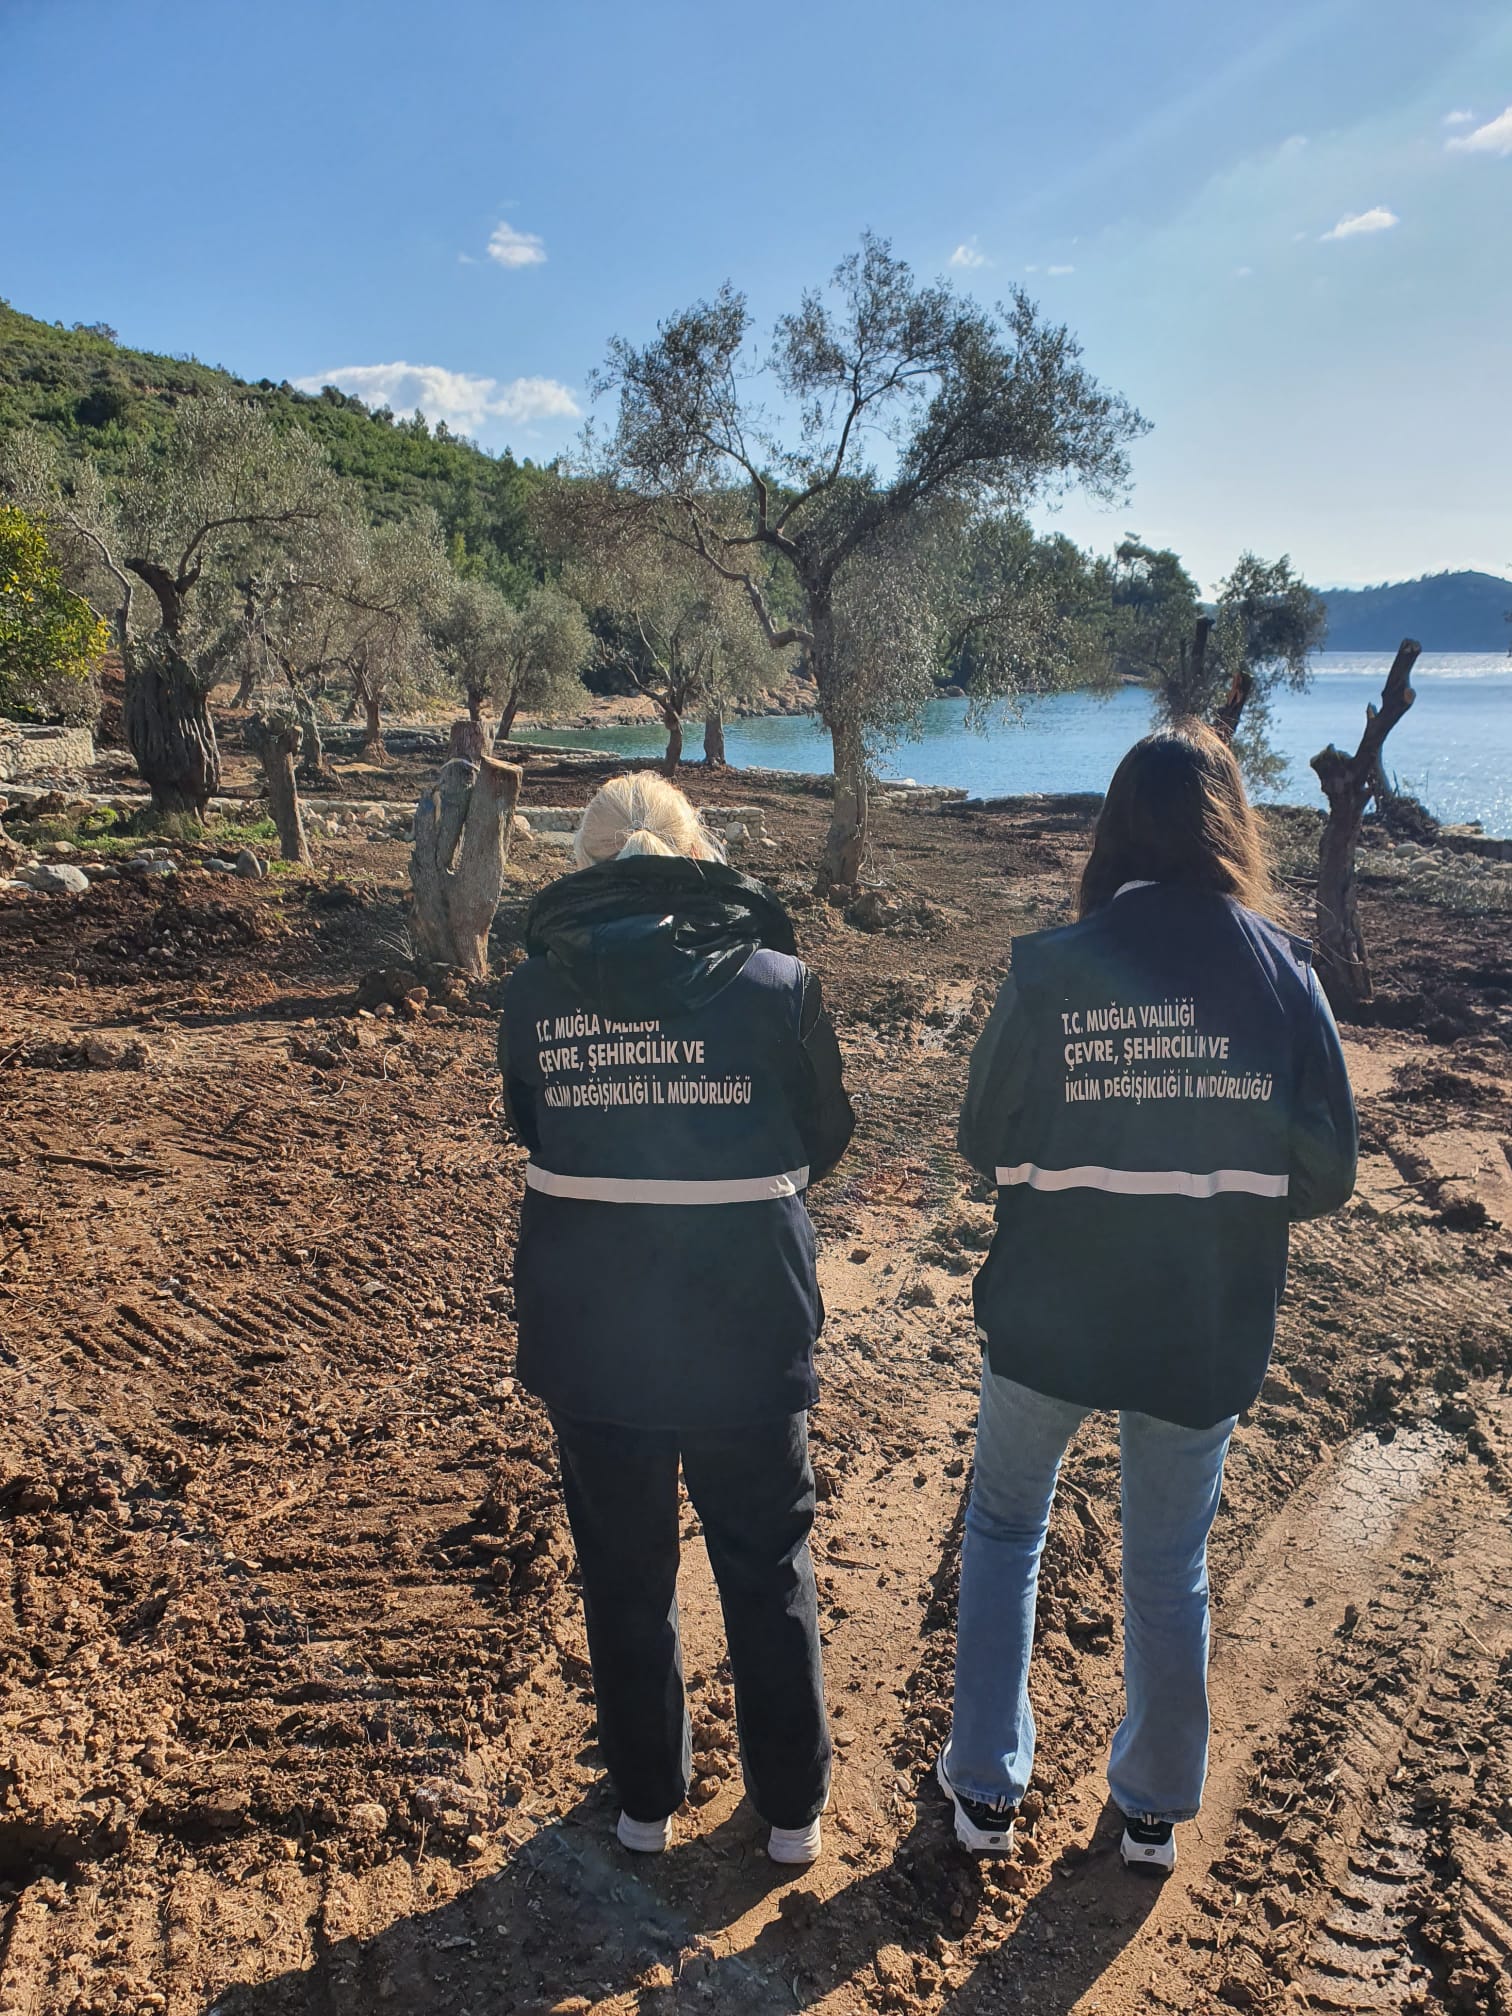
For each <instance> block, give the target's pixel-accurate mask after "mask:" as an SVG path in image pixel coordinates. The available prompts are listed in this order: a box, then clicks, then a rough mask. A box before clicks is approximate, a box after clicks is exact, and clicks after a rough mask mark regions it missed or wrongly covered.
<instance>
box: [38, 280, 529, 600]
mask: <svg viewBox="0 0 1512 2016" xmlns="http://www.w3.org/2000/svg"><path fill="white" fill-rule="evenodd" d="M227 392H240V393H246V394H248V395H250V396H252V397H255V398H257V399H258V400H259V401H260V402H261V403H262V404H263V405H264V406H265V407H266V409H267V411H268V413H269V415H270V416H271V418H272V419H273V420H274V422H275V424H279V425H292V424H294V423H296V422H297V423H298V425H299V426H301V427H303V428H305V429H306V430H307V431H308V432H309V433H310V434H312V435H313V436H314V437H315V438H316V439H317V440H318V441H319V442H320V444H321V446H322V447H323V448H324V449H325V451H326V454H327V455H328V456H329V457H330V460H331V462H332V464H333V466H334V467H335V468H336V470H337V471H338V472H339V473H340V474H341V475H343V476H349V477H351V478H352V479H353V480H354V481H355V482H357V483H358V484H360V486H361V488H362V490H363V492H364V494H365V496H366V499H367V504H368V508H369V510H370V511H371V512H372V513H373V515H374V516H375V517H376V518H378V519H381V520H391V519H398V518H402V517H404V516H406V515H407V514H408V513H410V512H412V511H413V510H415V509H416V508H417V507H419V506H424V505H428V506H429V507H430V508H431V509H433V510H434V511H435V513H436V515H437V516H438V517H439V519H440V520H441V524H442V527H443V529H444V530H445V532H446V534H447V537H448V539H449V540H451V541H452V543H453V550H454V554H455V556H456V557H457V558H458V559H459V560H461V561H462V562H463V564H464V567H467V566H468V565H469V563H470V565H471V567H472V568H473V569H476V570H477V571H481V572H484V573H486V574H487V575H488V576H489V577H490V578H491V579H492V580H494V581H496V582H497V583H498V585H499V586H500V587H501V588H504V589H505V590H506V591H508V592H511V593H514V594H519V593H521V592H523V590H524V589H525V587H526V586H527V585H528V583H529V582H530V581H531V580H532V579H535V578H537V577H538V576H539V574H540V571H541V570H540V567H539V565H538V557H537V554H536V552H535V549H534V546H533V543H532V540H531V535H530V531H529V526H528V521H527V516H526V499H527V497H528V495H529V492H530V488H531V486H532V484H533V483H535V482H538V481H539V480H540V478H541V475H542V472H541V471H540V470H539V469H537V468H536V466H535V465H534V464H532V463H530V462H524V463H521V462H516V461H515V459H514V457H513V456H512V455H510V454H509V453H508V452H506V453H504V454H503V455H500V456H493V455H488V454H485V453H484V451H483V450H482V449H481V448H477V447H475V446H474V445H473V444H472V443H471V442H470V441H464V440H461V439H459V438H458V437H457V436H455V435H453V434H451V433H449V432H448V430H447V428H446V426H445V424H444V423H441V424H438V425H437V426H436V427H435V428H431V427H428V426H427V425H426V423H425V422H424V421H423V420H420V419H418V418H413V419H401V418H396V417H395V416H394V415H392V414H390V413H387V412H381V411H380V412H374V413H370V412H368V410H367V408H366V407H364V406H363V405H362V404H361V402H360V401H359V400H355V399H349V398H348V397H347V396H346V395H345V394H344V393H341V392H337V391H336V390H334V388H333V389H331V390H329V391H327V392H325V393H323V394H321V395H320V396H319V397H313V398H312V397H311V396H310V395H309V394H308V393H304V392H297V391H295V389H294V387H293V386H292V385H290V384H288V383H287V382H285V383H284V384H281V385H275V384H274V383H273V381H272V380H271V379H269V378H263V379H259V380H258V382H257V383H256V384H248V383H247V382H246V381H245V380H243V379H240V378H235V377H233V376H232V375H231V374H230V373H229V372H227V371H220V370H216V369H214V368H212V367H211V366H209V365H206V364H201V363H199V362H198V361H197V360H196V359H194V358H192V357H160V356H157V355H155V354H154V353H153V352H151V351H148V350H128V349H125V348H124V347H123V346H122V345H120V344H118V343H117V342H115V340H114V339H113V337H112V336H111V335H110V333H109V332H108V331H107V330H105V329H104V327H103V325H97V326H96V327H94V328H87V329H86V328H74V329H65V328H62V327H61V326H60V325H58V324H56V323H51V322H38V321H36V320H34V319H33V317H31V316H30V315H22V314H20V313H18V311H17V310H15V309H14V308H11V307H10V306H9V305H8V304H6V303H5V302H0V433H3V432H4V431H5V430H6V429H7V428H9V427H15V426H22V425H26V424H28V423H31V424H34V425H38V426H42V427H46V428H47V429H49V430H50V431H52V432H53V433H56V434H57V435H59V436H60V437H61V438H62V439H63V440H64V441H65V442H66V443H68V444H69V445H70V446H71V447H73V448H76V449H78V450H81V451H83V452H85V453H87V454H89V455H91V456H93V457H94V459H95V460H96V461H97V462H98V463H99V464H100V466H101V467H102V468H103V469H105V470H106V471H107V472H109V471H111V470H112V469H114V468H117V467H119V466H120V464H121V463H122V462H123V461H124V459H125V455H126V451H127V448H128V446H129V444H130V442H131V440H132V439H133V438H134V437H136V436H139V435H142V434H153V433H156V432H158V431H160V430H163V429H165V428H166V427H167V424H168V422H169V419H170V417H171V415H172V413H173V411H174V409H175V408H176V407H177V406H179V405H180V404H181V403H182V402H183V401H184V400H186V399H193V398H196V397H199V396H203V395H204V394H207V393H227ZM459 541H460V542H461V545H460V546H458V543H457V542H459Z"/></svg>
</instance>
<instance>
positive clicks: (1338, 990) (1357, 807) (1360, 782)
mask: <svg viewBox="0 0 1512 2016" xmlns="http://www.w3.org/2000/svg"><path fill="white" fill-rule="evenodd" d="M1421 649H1422V646H1421V645H1420V644H1417V643H1415V642H1414V641H1413V639H1412V638H1410V637H1404V638H1403V639H1402V642H1401V643H1400V644H1399V645H1398V646H1397V654H1396V657H1395V659H1394V660H1393V661H1392V666H1391V670H1390V672H1388V673H1387V675H1386V684H1385V686H1384V687H1383V688H1382V690H1381V704H1380V706H1379V707H1377V706H1376V705H1375V704H1374V702H1372V703H1371V704H1370V705H1369V706H1368V707H1367V708H1366V710H1365V732H1364V734H1363V735H1362V736H1361V737H1360V746H1359V747H1358V749H1356V751H1355V753H1354V754H1353V756H1346V755H1345V754H1344V752H1343V750H1342V749H1336V748H1335V747H1334V746H1333V744H1332V743H1331V742H1330V743H1329V745H1328V747H1327V748H1326V749H1320V750H1319V752H1318V754H1317V755H1316V756H1314V758H1313V759H1312V767H1313V769H1314V770H1316V771H1317V773H1318V782H1319V783H1320V784H1321V785H1322V786H1323V795H1324V797H1325V798H1326V799H1327V800H1328V816H1327V818H1326V819H1325V820H1324V822H1323V838H1322V840H1321V841H1320V843H1319V846H1318V908H1317V936H1318V951H1317V960H1318V976H1319V978H1320V979H1321V980H1322V982H1323V985H1324V987H1325V989H1326V990H1327V993H1328V998H1329V1000H1330V1001H1331V1002H1332V1003H1333V1005H1334V1007H1335V1008H1336V1009H1338V1010H1339V1011H1340V1012H1341V1013H1347V1012H1350V1011H1352V1010H1355V1009H1358V1008H1363V1007H1364V1006H1366V1005H1367V1004H1368V1003H1369V1002H1370V1001H1372V1000H1373V999H1374V996H1375V990H1374V987H1373V984H1372V982H1371V977H1370V960H1369V957H1368V956H1367V953H1366V948H1365V938H1364V934H1363V932H1362V931H1361V929H1360V917H1359V902H1358V896H1359V892H1358V889H1357V887H1356V884H1355V853H1356V850H1357V848H1358V846H1359V842H1360V825H1361V822H1362V820H1363V819H1364V817H1365V808H1366V806H1367V805H1368V804H1369V803H1370V800H1371V797H1372V796H1373V795H1374V793H1375V791H1376V790H1377V789H1378V787H1379V783H1380V776H1381V768H1380V765H1381V750H1382V747H1383V746H1384V744H1385V741H1386V737H1387V736H1388V735H1389V734H1390V733H1391V731H1392V729H1393V728H1394V727H1395V726H1396V724H1397V723H1398V721H1400V720H1401V718H1402V716H1403V715H1404V714H1405V713H1406V712H1407V710H1408V708H1409V707H1410V706H1411V705H1412V703H1413V701H1414V700H1415V699H1416V698H1417V695H1416V694H1415V693H1414V692H1413V690H1412V687H1411V686H1410V685H1409V684H1408V679H1409V675H1410V674H1411V671H1412V668H1413V665H1414V664H1415V663H1416V662H1417V656H1418V653H1419V651H1420V650H1421Z"/></svg>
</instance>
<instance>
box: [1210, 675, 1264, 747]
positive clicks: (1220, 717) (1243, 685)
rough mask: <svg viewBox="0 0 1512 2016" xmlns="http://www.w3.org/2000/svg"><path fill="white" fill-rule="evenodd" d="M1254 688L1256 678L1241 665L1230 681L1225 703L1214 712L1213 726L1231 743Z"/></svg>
mask: <svg viewBox="0 0 1512 2016" xmlns="http://www.w3.org/2000/svg"><path fill="white" fill-rule="evenodd" d="M1254 690H1255V682H1254V679H1253V678H1252V677H1251V675H1250V674H1249V673H1248V672H1247V671H1246V670H1245V669H1244V667H1243V666H1242V665H1241V666H1240V667H1239V669H1238V671H1237V672H1235V674H1234V676H1233V678H1232V679H1231V680H1230V681H1229V690H1228V694H1227V696H1226V698H1225V699H1224V702H1223V705H1222V706H1221V707H1219V708H1217V709H1216V710H1215V711H1214V714H1213V726H1214V728H1215V729H1216V730H1217V732H1218V733H1219V734H1220V735H1221V736H1222V737H1223V739H1224V741H1225V742H1228V743H1230V744H1231V743H1232V742H1233V739H1234V737H1235V736H1236V735H1237V734H1238V732H1239V722H1240V719H1241V717H1242V716H1243V713H1244V708H1245V703H1246V701H1247V700H1248V699H1249V697H1250V694H1251V693H1253V692H1254Z"/></svg>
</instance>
